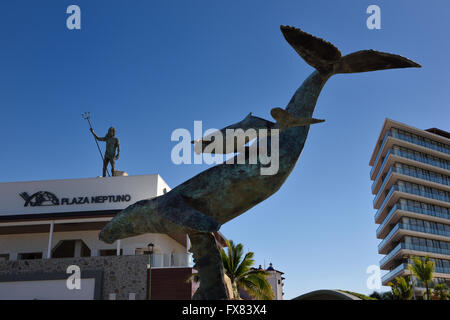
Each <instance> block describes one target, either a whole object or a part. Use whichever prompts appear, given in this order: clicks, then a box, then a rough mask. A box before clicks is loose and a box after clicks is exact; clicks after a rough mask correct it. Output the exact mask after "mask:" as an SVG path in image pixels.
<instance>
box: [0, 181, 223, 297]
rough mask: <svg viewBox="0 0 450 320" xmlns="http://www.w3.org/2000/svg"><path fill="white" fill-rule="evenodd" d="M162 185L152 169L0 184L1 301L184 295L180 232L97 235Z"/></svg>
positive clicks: (185, 255)
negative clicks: (129, 173)
mask: <svg viewBox="0 0 450 320" xmlns="http://www.w3.org/2000/svg"><path fill="white" fill-rule="evenodd" d="M169 190H170V188H169V186H168V185H167V184H166V183H165V182H164V180H163V179H162V178H161V177H160V176H159V175H157V174H154V175H140V176H118V177H108V178H86V179H68V180H45V181H30V182H9V183H0V300H2V299H117V300H119V299H120V300H127V299H133V300H134V299H136V300H144V299H190V298H191V297H192V295H193V293H194V292H195V290H196V289H197V286H198V284H196V283H187V282H186V281H185V280H186V279H187V278H188V277H189V276H190V275H192V273H193V272H196V271H195V270H194V269H193V265H192V259H191V253H190V252H189V248H190V243H189V238H188V236H187V235H186V234H154V233H149V234H143V235H140V236H136V237H130V238H127V239H123V240H118V241H116V243H113V244H107V243H104V242H102V241H100V240H99V239H98V234H99V232H100V230H101V229H102V228H103V227H104V226H105V225H106V223H108V221H110V220H111V219H112V218H113V217H114V215H115V214H117V213H118V212H119V211H121V210H122V209H124V208H126V207H127V206H129V205H130V204H132V203H134V202H136V201H138V200H142V199H149V198H154V197H157V196H160V195H162V194H164V193H166V192H169ZM214 235H215V237H216V240H217V244H218V246H224V245H225V238H224V237H223V235H221V234H220V233H219V232H217V233H215V234H214ZM77 270H78V271H79V273H78V274H77V272H78V271H77ZM76 277H78V278H79V286H77V283H76ZM68 281H69V282H70V283H69V284H68Z"/></svg>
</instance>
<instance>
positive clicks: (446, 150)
mask: <svg viewBox="0 0 450 320" xmlns="http://www.w3.org/2000/svg"><path fill="white" fill-rule="evenodd" d="M389 137H392V138H395V139H398V140H401V141H405V142H408V143H412V144H414V145H417V146H421V147H423V148H427V149H431V150H434V151H438V152H441V153H444V154H447V155H450V148H446V147H442V146H439V145H435V144H432V143H429V142H427V141H422V140H420V139H417V138H414V137H408V136H406V135H404V134H402V133H396V132H391V131H388V132H386V134H385V135H384V137H383V142H382V143H381V146H380V148H379V149H378V153H377V156H376V157H375V161H374V162H373V166H372V169H371V170H370V177H372V176H373V174H374V171H375V169H376V168H377V167H378V165H377V164H378V160H379V158H380V156H381V154H382V153H383V148H384V146H385V145H386V143H387V141H388V139H389ZM386 158H387V157H386ZM417 161H418V160H417ZM447 170H448V167H447Z"/></svg>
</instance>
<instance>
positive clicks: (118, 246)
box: [116, 239, 120, 256]
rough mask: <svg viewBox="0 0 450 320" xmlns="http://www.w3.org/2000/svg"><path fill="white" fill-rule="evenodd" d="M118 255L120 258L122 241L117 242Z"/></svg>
mask: <svg viewBox="0 0 450 320" xmlns="http://www.w3.org/2000/svg"><path fill="white" fill-rule="evenodd" d="M116 253H117V255H118V256H120V239H119V240H117V252H116Z"/></svg>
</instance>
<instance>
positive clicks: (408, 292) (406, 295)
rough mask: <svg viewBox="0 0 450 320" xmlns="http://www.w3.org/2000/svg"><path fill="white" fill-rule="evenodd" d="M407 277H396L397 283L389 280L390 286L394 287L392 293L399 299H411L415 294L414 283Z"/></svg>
mask: <svg viewBox="0 0 450 320" xmlns="http://www.w3.org/2000/svg"><path fill="white" fill-rule="evenodd" d="M409 280H410V279H409V276H407V277H396V278H395V283H392V282H389V283H388V286H390V287H391V289H392V295H393V296H394V298H395V299H397V300H410V299H411V297H412V294H413V290H412V284H411V282H410V281H409Z"/></svg>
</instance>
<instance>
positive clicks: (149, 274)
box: [147, 243, 155, 300]
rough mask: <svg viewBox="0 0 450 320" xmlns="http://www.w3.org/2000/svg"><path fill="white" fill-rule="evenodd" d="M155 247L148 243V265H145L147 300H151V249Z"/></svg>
mask: <svg viewBox="0 0 450 320" xmlns="http://www.w3.org/2000/svg"><path fill="white" fill-rule="evenodd" d="M154 246H155V245H154V244H153V243H149V244H148V245H147V254H148V255H149V256H148V264H147V300H151V297H152V295H151V290H152V254H153V247H154Z"/></svg>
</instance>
